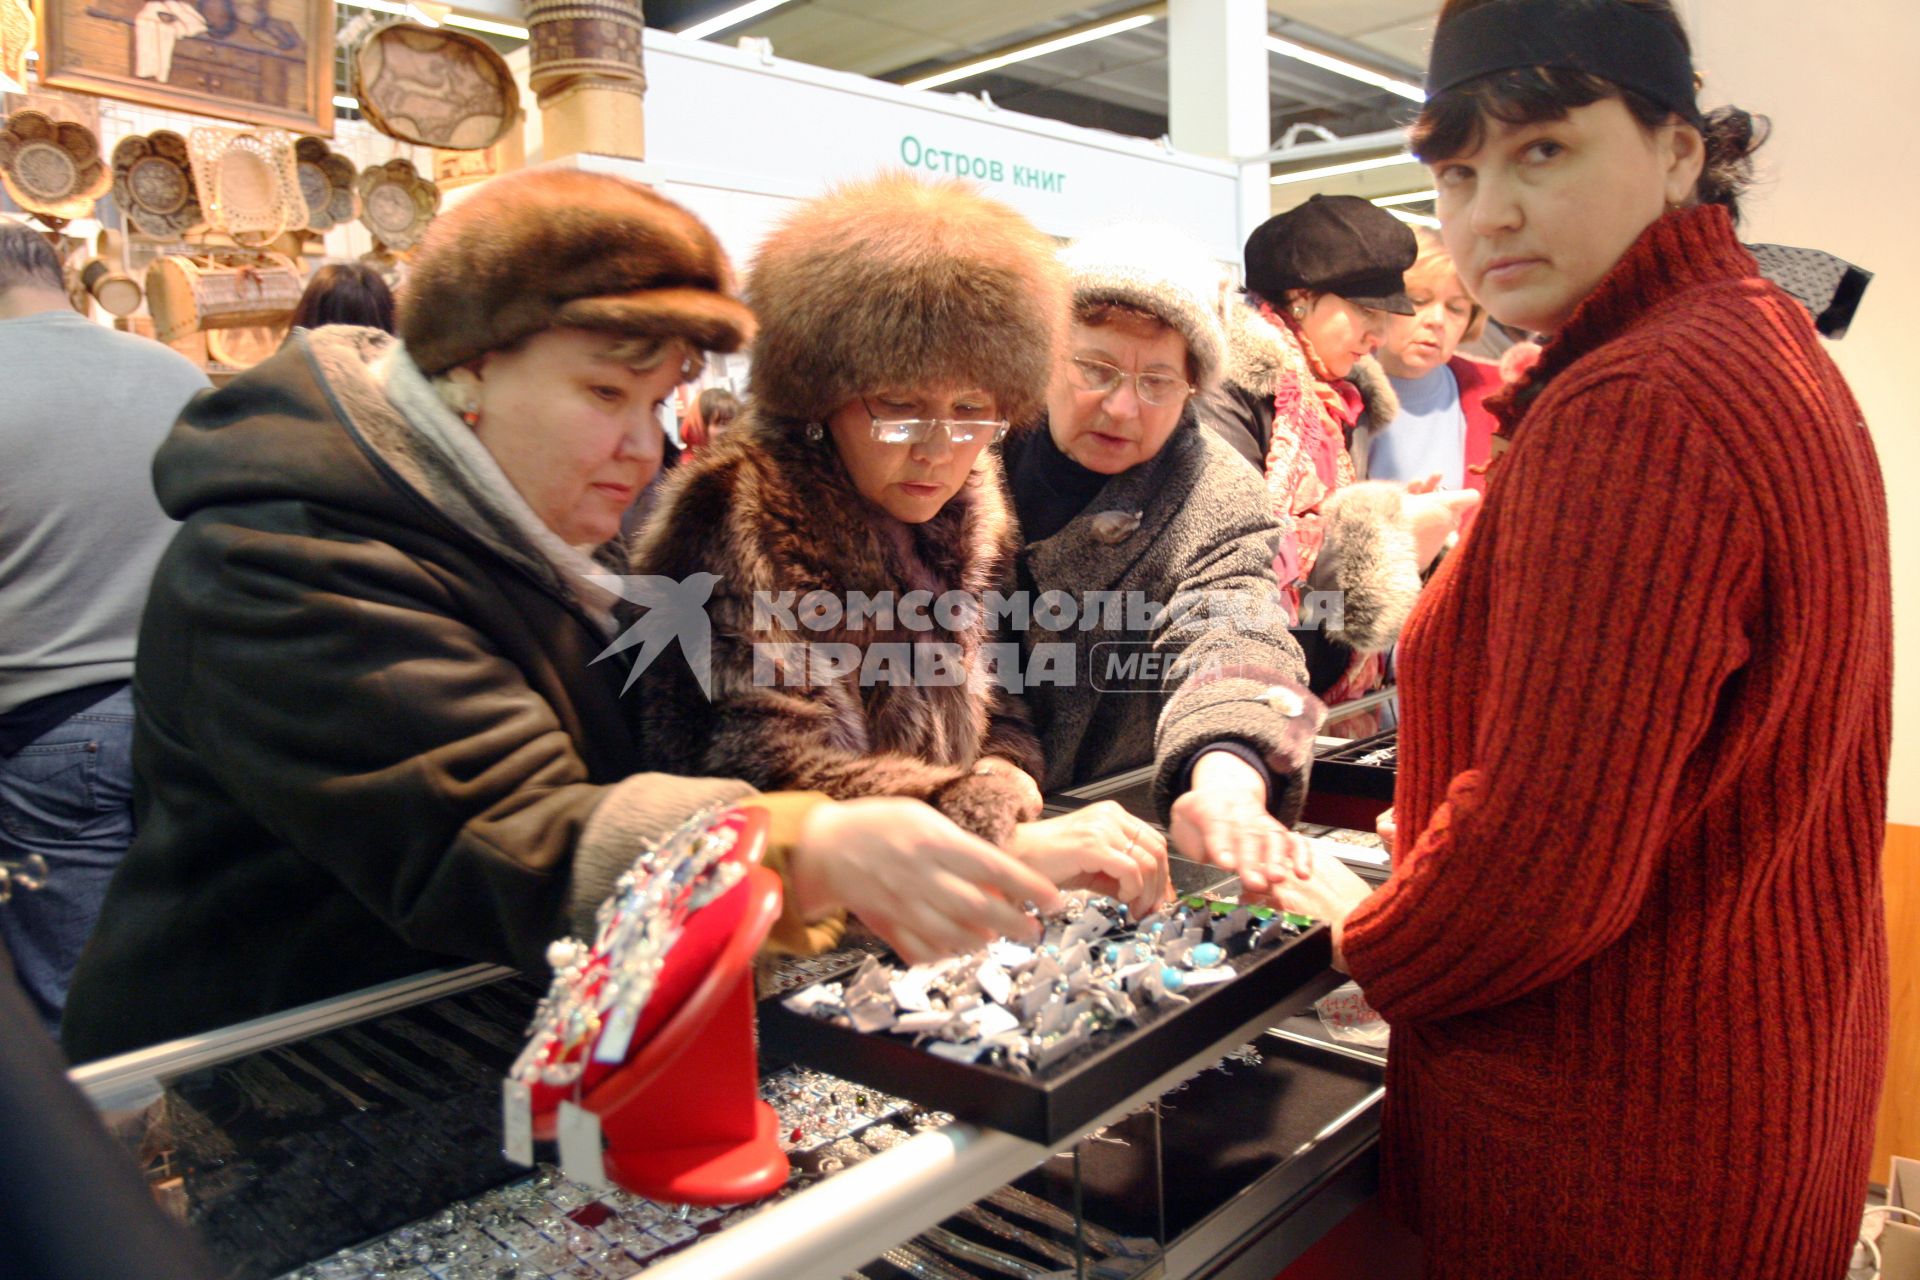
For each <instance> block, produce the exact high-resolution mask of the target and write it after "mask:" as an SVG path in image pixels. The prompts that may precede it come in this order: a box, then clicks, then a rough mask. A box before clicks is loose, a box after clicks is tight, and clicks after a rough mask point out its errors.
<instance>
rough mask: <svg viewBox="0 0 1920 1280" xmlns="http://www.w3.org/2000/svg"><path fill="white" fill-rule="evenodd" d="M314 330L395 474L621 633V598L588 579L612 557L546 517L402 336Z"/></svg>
mask: <svg viewBox="0 0 1920 1280" xmlns="http://www.w3.org/2000/svg"><path fill="white" fill-rule="evenodd" d="M304 339H305V342H306V344H307V351H308V353H309V354H310V356H311V357H312V359H313V363H314V366H315V367H316V368H317V369H318V370H319V373H320V380H321V382H322V383H323V384H324V385H325V386H326V388H327V391H328V392H329V394H331V396H332V397H333V400H334V404H335V406H336V408H337V409H338V410H339V412H340V415H341V418H342V419H343V421H344V422H345V424H346V426H347V429H348V431H349V432H351V433H352V434H353V436H354V437H355V438H356V440H358V442H359V443H360V444H361V446H362V447H363V448H365V449H366V450H367V451H368V452H369V453H371V454H372V455H373V456H374V457H375V458H376V459H377V460H378V461H379V462H381V463H382V464H384V467H385V469H386V470H387V472H388V473H389V474H390V475H392V476H393V477H395V478H397V479H398V480H399V481H400V482H401V483H402V484H403V485H404V486H405V487H407V488H409V489H411V490H412V491H413V492H414V493H415V494H417V495H418V496H419V497H420V498H422V499H423V500H424V501H425V502H426V503H427V505H428V506H430V507H432V508H433V509H434V510H435V511H437V512H438V513H439V514H440V515H441V516H443V517H445V519H446V520H447V521H448V522H449V523H451V524H452V525H454V526H455V527H456V528H458V529H460V530H461V531H462V532H464V533H466V534H467V535H469V536H471V537H474V538H477V539H478V540H479V541H481V542H483V543H485V544H486V545H487V546H488V547H489V548H490V549H492V550H493V551H494V552H495V553H496V554H497V555H499V556H501V557H502V558H503V559H505V560H507V561H509V562H511V563H513V564H514V565H516V566H517V567H519V568H520V569H521V570H523V571H524V572H526V573H528V574H530V575H531V576H532V577H533V578H534V579H535V580H536V581H538V582H539V583H540V584H541V585H542V586H544V587H545V588H546V589H547V590H548V591H549V592H552V593H553V594H555V595H558V596H560V597H561V598H562V599H563V600H567V601H569V602H571V603H573V604H575V605H577V606H579V607H580V608H582V609H584V610H585V611H586V613H587V615H588V617H590V618H592V619H593V621H594V622H595V624H596V625H597V626H599V627H600V629H601V630H602V631H603V632H605V633H607V634H609V635H610V634H611V633H612V622H613V618H612V613H611V610H610V608H609V605H610V603H611V599H610V597H608V596H607V595H606V594H605V593H604V592H602V591H601V590H600V589H599V588H597V587H595V586H593V585H592V584H591V583H589V582H588V581H587V575H589V574H600V573H604V572H606V568H605V566H603V565H602V564H601V563H600V562H599V561H598V560H596V559H595V557H594V555H593V554H591V549H585V550H583V549H581V548H576V547H570V546H568V545H567V544H566V543H565V542H564V541H562V540H561V538H560V537H559V535H557V534H555V533H554V532H553V531H552V530H551V529H549V528H547V526H546V525H545V524H544V523H542V522H541V520H540V518H539V517H538V516H536V515H535V514H534V512H533V509H532V508H531V507H529V506H528V505H527V503H526V500H525V499H524V498H522V497H521V496H520V493H519V491H518V490H517V489H515V488H514V487H513V483H512V481H510V480H508V479H507V476H506V473H505V472H503V471H501V470H500V465H499V463H497V462H496V461H494V458H493V455H492V454H491V453H489V452H488V451H487V449H486V447H485V446H484V445H482V444H481V443H480V441H479V438H478V437H477V436H475V435H474V434H473V432H472V430H471V429H470V428H468V427H467V425H466V424H465V423H463V422H461V421H460V419H459V418H458V417H456V416H455V415H454V413H453V411H452V410H451V409H449V408H448V407H447V406H446V405H445V403H443V402H442V401H441V399H440V397H439V395H438V393H437V392H435V390H434V389H433V386H432V384H431V383H429V382H428V381H427V379H426V377H425V375H423V374H422V373H421V372H420V370H419V369H418V368H417V367H415V365H414V363H413V361H412V360H411V359H410V358H409V357H408V355H407V352H406V347H405V346H404V345H403V344H402V343H401V342H400V340H399V339H397V338H395V337H393V336H392V335H390V334H387V333H383V332H381V331H380V330H378V329H362V328H359V327H355V326H346V325H328V326H325V327H324V328H321V329H317V330H314V331H312V332H310V333H307V334H305V335H304ZM616 571H617V570H616Z"/></svg>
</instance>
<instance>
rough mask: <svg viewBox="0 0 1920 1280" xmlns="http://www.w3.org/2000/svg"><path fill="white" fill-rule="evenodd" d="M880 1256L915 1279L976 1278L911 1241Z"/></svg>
mask: <svg viewBox="0 0 1920 1280" xmlns="http://www.w3.org/2000/svg"><path fill="white" fill-rule="evenodd" d="M880 1256H881V1257H882V1258H884V1259H886V1260H887V1261H888V1262H890V1263H892V1264H893V1265H894V1266H896V1267H898V1268H900V1269H901V1270H902V1271H904V1272H906V1273H907V1274H908V1275H910V1276H913V1277H915V1280H975V1278H974V1277H973V1276H970V1275H968V1274H967V1273H966V1272H964V1271H960V1270H958V1269H956V1268H954V1267H952V1266H949V1265H948V1264H947V1263H946V1262H945V1261H944V1260H942V1259H941V1258H939V1257H938V1256H936V1255H934V1254H932V1253H929V1252H928V1251H927V1250H925V1249H923V1248H921V1247H920V1246H919V1245H917V1244H914V1243H912V1242H911V1241H909V1242H908V1243H906V1244H903V1245H901V1246H899V1247H898V1248H895V1249H889V1250H887V1251H886V1252H885V1253H883V1254H881V1255H880Z"/></svg>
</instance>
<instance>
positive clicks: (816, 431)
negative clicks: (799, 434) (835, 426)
mask: <svg viewBox="0 0 1920 1280" xmlns="http://www.w3.org/2000/svg"><path fill="white" fill-rule="evenodd" d="M804 434H805V435H806V437H807V440H808V442H809V443H812V444H819V443H820V442H821V441H822V440H824V439H826V438H827V429H826V428H825V427H823V426H821V425H820V424H819V423H817V422H809V423H808V424H807V429H806V432H805V433H804Z"/></svg>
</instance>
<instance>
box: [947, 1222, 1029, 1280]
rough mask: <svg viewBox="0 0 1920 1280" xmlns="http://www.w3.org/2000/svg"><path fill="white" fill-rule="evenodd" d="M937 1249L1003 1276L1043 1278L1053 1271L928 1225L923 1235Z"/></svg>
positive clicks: (1014, 1278) (1024, 1279)
mask: <svg viewBox="0 0 1920 1280" xmlns="http://www.w3.org/2000/svg"><path fill="white" fill-rule="evenodd" d="M920 1238H921V1239H922V1240H925V1241H927V1242H928V1243H929V1244H931V1245H933V1247H934V1248H936V1249H939V1250H940V1251H941V1252H943V1253H945V1254H947V1255H949V1256H951V1257H955V1258H959V1259H960V1260H961V1261H963V1262H973V1263H978V1264H979V1265H980V1266H983V1267H985V1268H986V1269H987V1270H989V1271H997V1272H999V1273H1000V1274H1001V1275H1003V1276H1012V1277H1013V1280H1044V1278H1045V1277H1046V1276H1048V1275H1051V1274H1052V1271H1051V1269H1042V1268H1040V1267H1036V1266H1034V1265H1033V1264H1032V1263H1030V1262H1022V1261H1020V1259H1018V1258H1015V1257H1012V1256H1010V1255H1008V1254H1004V1253H1001V1252H1000V1251H999V1250H998V1249H989V1248H987V1246H985V1245H983V1244H975V1243H974V1242H973V1241H971V1240H969V1239H967V1238H966V1237H965V1236H960V1235H955V1234H954V1233H953V1232H951V1231H948V1230H947V1229H946V1228H945V1227H929V1228H927V1230H926V1233H925V1234H924V1235H922V1236H921V1237H920Z"/></svg>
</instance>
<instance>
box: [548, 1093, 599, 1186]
mask: <svg viewBox="0 0 1920 1280" xmlns="http://www.w3.org/2000/svg"><path fill="white" fill-rule="evenodd" d="M560 1171H561V1172H562V1173H564V1174H566V1175H567V1177H569V1178H571V1179H573V1180H574V1181H575V1182H577V1183H579V1184H580V1185H581V1186H583V1187H593V1188H595V1189H596V1190H597V1189H599V1188H601V1187H606V1186H611V1185H612V1184H611V1183H609V1182H608V1181H607V1161H606V1152H605V1149H604V1148H603V1147H602V1146H601V1145H600V1117H599V1116H597V1115H595V1114H594V1113H593V1112H591V1111H589V1110H587V1109H586V1108H585V1107H577V1106H575V1105H574V1104H573V1103H571V1102H562V1103H561V1104H560Z"/></svg>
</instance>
